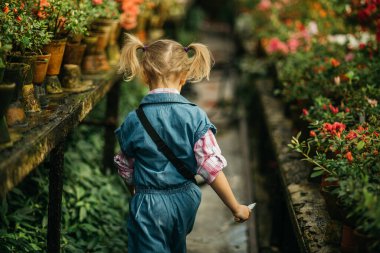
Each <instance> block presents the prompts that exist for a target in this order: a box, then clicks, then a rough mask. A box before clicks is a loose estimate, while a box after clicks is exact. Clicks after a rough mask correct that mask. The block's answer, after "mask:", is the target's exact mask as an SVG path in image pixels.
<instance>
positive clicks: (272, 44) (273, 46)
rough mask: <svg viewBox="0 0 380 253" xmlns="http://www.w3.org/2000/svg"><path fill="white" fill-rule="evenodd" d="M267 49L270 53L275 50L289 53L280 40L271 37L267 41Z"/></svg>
mask: <svg viewBox="0 0 380 253" xmlns="http://www.w3.org/2000/svg"><path fill="white" fill-rule="evenodd" d="M267 51H268V53H270V54H271V53H276V52H279V53H283V54H287V53H289V48H288V46H287V45H286V44H285V43H284V42H282V41H281V40H279V39H278V38H272V39H270V41H269V44H268V47H267Z"/></svg>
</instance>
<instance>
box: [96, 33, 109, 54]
mask: <svg viewBox="0 0 380 253" xmlns="http://www.w3.org/2000/svg"><path fill="white" fill-rule="evenodd" d="M102 29H105V30H108V31H102V30H97V31H95V32H94V35H95V36H97V37H98V41H97V43H96V50H95V51H96V52H97V53H104V50H105V49H106V47H107V45H108V39H109V31H110V30H111V27H104V28H102Z"/></svg>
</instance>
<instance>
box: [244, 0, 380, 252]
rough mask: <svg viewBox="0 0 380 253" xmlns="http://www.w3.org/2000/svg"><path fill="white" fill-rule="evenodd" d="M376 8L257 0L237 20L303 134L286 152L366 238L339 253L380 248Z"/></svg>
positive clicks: (372, 3)
mask: <svg viewBox="0 0 380 253" xmlns="http://www.w3.org/2000/svg"><path fill="white" fill-rule="evenodd" d="M243 6H244V5H243ZM247 7H249V8H247ZM379 11H380V3H379V2H378V1H372V0H367V1H349V0H347V1H323V0H319V1H291V0H287V1H285V0H277V1H269V0H261V1H259V3H258V4H257V5H254V6H247V5H245V8H243V11H242V15H241V17H240V21H241V23H239V22H238V24H239V25H240V26H239V30H241V31H245V29H247V26H245V25H244V24H246V23H248V22H247V21H246V20H248V21H249V22H252V23H253V27H254V29H255V30H253V32H251V33H250V34H251V36H249V37H244V36H246V34H247V33H244V34H245V35H242V38H243V39H245V40H246V41H249V40H256V41H259V43H258V45H259V47H257V48H256V50H250V48H249V47H247V48H246V49H247V52H248V53H251V56H253V57H256V58H257V57H259V56H262V55H265V56H266V61H267V62H268V61H269V63H268V64H269V65H271V64H272V65H275V70H276V72H275V74H276V76H275V81H276V89H275V91H274V92H275V94H277V95H279V96H281V98H282V99H283V101H285V102H286V103H287V108H286V111H287V113H288V114H289V115H290V116H291V117H292V118H293V120H294V122H296V123H298V125H297V126H296V127H298V129H299V130H300V131H301V132H300V134H298V135H297V136H295V137H293V138H292V139H291V140H289V142H290V144H289V147H290V148H291V149H293V150H294V151H296V152H298V153H300V154H301V155H302V157H303V160H306V161H308V162H309V164H310V172H311V173H310V174H311V177H316V178H318V179H320V180H321V191H322V193H323V194H324V196H325V195H328V196H330V197H332V198H333V199H334V200H333V201H332V203H333V204H334V205H335V206H336V207H337V209H338V210H340V215H336V216H334V218H338V219H340V220H341V221H342V222H343V223H344V224H345V225H347V227H350V228H352V229H354V230H355V231H356V233H359V234H362V235H365V237H366V238H367V241H366V243H365V245H364V246H363V245H360V246H357V245H356V246H350V247H351V248H350V247H348V246H347V245H345V244H344V243H342V251H344V252H365V251H364V248H365V250H369V251H370V252H377V251H378V250H379V244H380V240H379V239H378V238H379V237H380V229H379V228H380V213H379V210H380V199H379V197H378V196H379V194H380V184H379V183H380V181H379V180H380V156H379V148H380V137H379V133H380V121H379V116H378V115H379V112H380V107H379V106H378V101H379V99H380V89H379V88H380V87H379V85H380V84H379V83H378V80H380V79H379V77H380V76H379V73H380V72H379V71H378V69H379V67H380V65H379V62H380V61H379V58H380V54H379V45H380V25H379V19H380V18H379ZM244 20H245V21H246V22H243V21H244ZM244 45H249V43H243V46H244ZM243 67H245V69H247V71H250V70H249V65H243ZM245 69H243V70H245ZM251 72H254V71H252V70H251ZM254 73H257V71H256V72H254ZM330 199H331V198H330ZM329 203H330V202H329ZM344 231H345V233H346V231H347V230H346V229H345V230H344ZM345 233H344V234H345ZM358 241H359V240H358Z"/></svg>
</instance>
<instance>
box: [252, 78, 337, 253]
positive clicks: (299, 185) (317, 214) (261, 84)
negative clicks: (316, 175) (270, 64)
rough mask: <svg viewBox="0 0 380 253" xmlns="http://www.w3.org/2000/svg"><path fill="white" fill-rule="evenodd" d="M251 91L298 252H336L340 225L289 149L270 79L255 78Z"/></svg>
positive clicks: (288, 125) (287, 128)
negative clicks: (260, 114)
mask: <svg viewBox="0 0 380 253" xmlns="http://www.w3.org/2000/svg"><path fill="white" fill-rule="evenodd" d="M254 85H255V90H256V92H257V94H258V98H259V103H260V106H261V109H262V113H263V116H264V119H265V125H266V127H267V129H268V133H269V139H270V140H269V141H270V142H271V145H272V148H273V150H274V153H275V156H276V160H277V162H278V167H279V175H280V177H281V182H282V188H283V189H284V192H285V195H286V196H285V197H286V202H287V207H288V211H289V215H290V219H291V221H292V224H293V228H294V231H295V234H296V237H297V241H298V244H299V249H300V251H301V252H305V253H306V252H307V253H335V252H340V249H339V242H340V237H341V228H342V225H341V224H340V223H339V222H337V221H335V220H332V219H331V218H330V216H329V215H328V213H327V211H326V210H327V209H326V204H325V202H324V199H323V198H322V196H321V194H320V192H319V185H317V184H313V183H310V182H308V177H309V171H310V170H309V169H308V168H307V167H306V166H305V164H304V163H303V162H302V161H300V159H299V157H297V155H295V154H293V153H291V152H289V148H288V146H287V145H288V143H290V140H291V137H292V133H293V131H292V122H291V121H290V120H289V119H288V118H286V117H285V115H284V105H283V104H282V102H281V101H280V100H279V99H276V98H275V97H274V96H273V95H272V89H273V88H272V87H273V84H272V82H271V81H270V80H256V81H255V84H254Z"/></svg>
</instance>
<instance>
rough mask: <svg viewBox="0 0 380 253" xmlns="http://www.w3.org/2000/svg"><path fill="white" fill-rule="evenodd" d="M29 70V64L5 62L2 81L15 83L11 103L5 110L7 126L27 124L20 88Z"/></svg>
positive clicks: (24, 82)
mask: <svg viewBox="0 0 380 253" xmlns="http://www.w3.org/2000/svg"><path fill="white" fill-rule="evenodd" d="M29 71H30V65H28V64H25V63H7V66H6V68H5V72H4V82H6V83H15V84H16V88H15V91H14V92H13V93H12V94H13V95H12V96H11V104H10V105H9V107H8V110H7V112H6V118H7V123H8V126H25V125H27V122H26V115H25V110H24V105H23V97H22V90H23V87H24V85H25V84H26V77H27V75H28V73H29Z"/></svg>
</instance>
